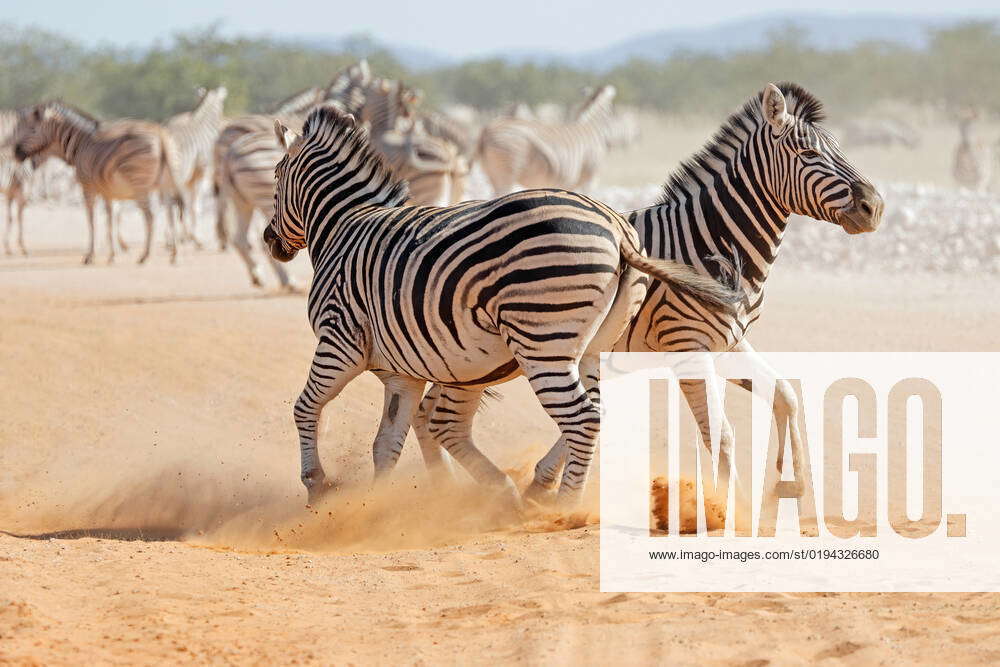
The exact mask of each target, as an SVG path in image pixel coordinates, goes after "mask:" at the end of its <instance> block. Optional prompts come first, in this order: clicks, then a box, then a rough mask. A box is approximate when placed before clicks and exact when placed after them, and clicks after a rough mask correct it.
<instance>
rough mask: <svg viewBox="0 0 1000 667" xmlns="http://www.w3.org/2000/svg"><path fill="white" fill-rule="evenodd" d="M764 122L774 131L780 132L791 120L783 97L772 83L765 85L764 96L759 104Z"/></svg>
mask: <svg viewBox="0 0 1000 667" xmlns="http://www.w3.org/2000/svg"><path fill="white" fill-rule="evenodd" d="M760 106H761V111H762V112H763V114H764V120H766V121H767V122H768V123H770V124H771V127H773V128H774V129H776V130H780V129H781V128H783V127H784V126H785V124H786V123H787V122H788V121H789V120H790V119H791V116H789V115H788V106H787V104H786V103H785V96H784V95H782V94H781V91H780V90H778V87H777V86H776V85H774V84H773V83H769V84H767V87H766V88H764V95H763V97H762V98H761V102H760Z"/></svg>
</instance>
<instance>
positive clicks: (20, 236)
mask: <svg viewBox="0 0 1000 667" xmlns="http://www.w3.org/2000/svg"><path fill="white" fill-rule="evenodd" d="M25 204H27V200H25V198H24V195H21V196H20V197H19V198H18V200H17V247H18V248H20V249H21V255H22V256H24V257H27V256H28V249H27V248H25V247H24V206H25Z"/></svg>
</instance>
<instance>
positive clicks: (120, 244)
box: [107, 201, 128, 252]
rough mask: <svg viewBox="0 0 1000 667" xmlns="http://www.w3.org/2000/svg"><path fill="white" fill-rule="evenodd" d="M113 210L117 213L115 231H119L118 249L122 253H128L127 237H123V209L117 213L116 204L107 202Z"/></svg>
mask: <svg viewBox="0 0 1000 667" xmlns="http://www.w3.org/2000/svg"><path fill="white" fill-rule="evenodd" d="M107 204H108V206H109V207H111V210H112V211H114V212H115V229H117V230H118V249H119V250H121V251H122V252H128V244H127V243H125V237H124V236H122V207H121V206H119V207H118V210H117V211H115V207H114V202H110V201H109V202H107Z"/></svg>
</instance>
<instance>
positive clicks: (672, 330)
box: [414, 83, 884, 500]
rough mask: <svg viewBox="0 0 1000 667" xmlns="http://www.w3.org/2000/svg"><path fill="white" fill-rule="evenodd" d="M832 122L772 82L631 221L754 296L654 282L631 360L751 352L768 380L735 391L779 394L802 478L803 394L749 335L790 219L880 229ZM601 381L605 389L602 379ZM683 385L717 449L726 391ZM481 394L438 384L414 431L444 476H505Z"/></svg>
mask: <svg viewBox="0 0 1000 667" xmlns="http://www.w3.org/2000/svg"><path fill="white" fill-rule="evenodd" d="M823 120H824V111H823V106H822V104H821V103H820V101H819V100H818V99H817V98H816V97H814V96H813V95H812V94H811V93H809V92H808V91H807V90H805V89H804V88H802V87H801V86H798V85H796V84H793V83H781V84H778V85H777V86H776V85H774V84H769V85H768V86H767V87H766V88H765V89H764V90H763V91H762V92H761V93H759V94H758V95H757V96H755V97H753V98H751V99H750V100H749V101H747V102H746V104H744V105H743V107H742V108H741V109H739V110H738V111H737V112H736V113H734V114H733V115H731V116H730V117H729V119H728V120H727V121H726V122H725V123H723V125H722V127H721V128H720V129H719V130H718V132H717V133H716V134H715V135H714V137H713V138H712V139H711V140H710V141H709V142H708V143H707V144H706V145H705V147H704V148H703V149H702V150H701V151H700V152H698V153H696V154H695V155H694V156H693V157H691V158H689V159H688V160H686V161H684V162H682V163H681V165H680V167H679V168H678V169H677V170H676V171H675V172H674V173H673V175H671V176H670V177H669V178H668V180H667V182H666V185H665V186H664V188H663V195H662V197H661V198H660V201H659V202H658V203H656V204H655V205H653V206H651V207H648V208H644V209H638V210H636V211H632V212H630V213H629V214H628V220H629V223H630V224H631V225H632V226H633V227H634V228H635V230H636V232H637V234H638V236H639V239H640V241H641V242H642V246H643V248H645V249H646V251H648V252H649V253H650V255H651V256H653V257H657V258H661V259H672V260H676V261H680V262H683V263H684V264H687V265H690V266H692V267H693V268H694V269H696V270H697V271H698V272H699V273H700V274H703V275H707V276H714V277H715V278H716V279H718V280H723V279H725V277H726V276H725V274H726V272H727V271H729V270H732V269H733V268H735V270H736V271H737V273H738V278H739V282H740V284H741V286H742V288H743V291H744V294H745V299H744V302H743V305H742V306H741V308H740V309H739V311H738V312H737V313H729V312H721V313H720V312H711V311H709V310H708V309H706V308H705V307H704V306H703V305H701V304H699V303H698V302H697V301H696V300H694V299H691V298H690V297H688V296H686V295H683V294H679V293H677V291H676V290H674V289H672V286H670V285H668V284H666V283H663V282H659V281H654V282H653V285H652V286H651V287H650V289H649V291H648V293H647V295H646V298H645V301H644V302H643V304H642V307H641V309H640V310H639V312H638V314H637V315H636V316H635V318H634V319H633V320H632V321H631V323H630V324H629V325H628V328H627V330H626V332H625V334H624V335H623V336H622V337H621V338H620V339H619V340H618V341H617V343H616V344H615V346H614V350H615V351H620V352H623V351H630V352H722V351H737V352H743V353H746V354H747V355H748V358H750V359H752V361H753V362H754V364H755V366H756V369H757V375H756V377H754V378H752V379H751V382H744V381H735V383H736V384H739V385H740V386H742V387H743V388H744V389H747V390H751V391H754V392H758V393H760V394H763V393H764V392H766V391H767V388H768V387H769V386H773V387H776V390H775V395H774V400H775V403H774V405H775V418H776V421H779V429H778V433H779V438H780V445H779V449H778V451H779V457H778V468H779V470H780V469H781V468H782V463H783V452H784V442H785V431H784V429H783V428H782V427H781V424H783V423H787V424H788V426H789V434H790V436H791V446H792V452H793V464H794V465H795V468H794V470H795V476H796V479H798V480H802V479H803V473H802V470H801V468H800V467H799V466H800V464H801V462H802V458H803V457H802V443H801V435H800V434H799V430H798V414H799V406H798V401H797V397H796V394H795V391H794V390H793V388H792V386H791V385H790V384H789V383H788V382H787V381H786V380H783V379H780V377H781V376H780V375H778V374H777V372H776V371H775V370H774V369H772V368H771V367H770V365H769V364H768V363H767V362H766V361H765V360H764V359H763V358H762V357H761V356H760V355H759V354H758V353H757V352H756V351H755V350H754V348H753V347H752V346H751V344H750V342H749V341H748V339H747V333H748V331H749V329H750V327H751V325H752V324H753V323H754V322H755V321H756V320H757V318H758V317H759V316H760V313H761V307H762V304H763V299H764V284H765V281H766V279H767V277H768V275H769V273H770V270H771V265H772V264H773V263H774V261H775V259H776V258H777V255H778V249H779V246H780V244H781V240H782V237H783V235H784V232H785V228H786V226H787V222H788V218H789V215H790V214H792V213H794V214H798V215H805V216H809V217H812V218H815V219H817V220H822V221H826V222H832V223H834V224H837V225H839V226H840V227H841V228H843V229H844V231H846V232H847V233H849V234H859V233H862V232H872V231H875V230H876V229H877V228H878V226H879V224H880V222H881V219H882V213H883V209H884V205H883V201H882V197H881V195H880V194H879V193H878V191H877V190H876V189H875V187H874V186H873V185H872V184H871V182H870V181H869V180H868V179H866V178H865V177H864V176H862V175H861V174H860V173H859V172H858V170H857V169H856V168H855V167H854V166H853V165H852V164H851V163H850V162H849V161H848V160H847V158H846V157H845V156H844V154H843V152H842V151H841V150H840V147H839V145H838V143H837V140H836V139H835V138H834V137H833V136H832V135H831V134H830V133H829V132H828V131H827V130H826V129H825V128H824V127H823V126H822V125H821V123H822V121H823ZM720 258H722V259H726V260H728V261H723V262H720V261H719V260H720ZM708 375H709V376H710V377H714V374H712V373H708ZM590 381H591V382H592V383H595V384H596V382H597V377H591V378H590ZM681 388H682V390H683V392H684V394H685V398H686V399H687V402H688V405H689V406H690V408H691V410H692V412H693V413H694V415H695V417H696V419H697V421H698V424H699V427H700V430H701V434H702V439H703V442H704V443H705V444H706V445H707V446H709V447H711V445H710V442H711V440H710V438H711V435H712V432H713V431H712V428H711V426H712V424H711V423H710V420H709V414H710V412H709V403H710V402H712V403H713V404H714V406H713V409H712V412H714V414H718V415H722V414H723V412H722V393H721V390H720V388H719V387H718V386H717V385H716V383H715V382H713V381H709V382H706V383H704V384H697V383H691V382H682V383H681ZM480 397H481V392H479V391H478V389H472V390H468V389H464V388H460V387H453V386H445V385H442V384H438V385H435V386H434V387H432V388H431V390H430V391H429V392H428V394H427V396H426V397H425V398H424V399H423V401H422V402H421V405H420V408H419V411H418V414H417V417H416V419H415V422H414V428H415V431H416V432H417V435H418V439H419V441H420V446H421V451H422V453H423V455H424V459H425V461H426V463H427V465H428V467H429V468H430V469H431V471H432V473H433V474H435V475H440V474H444V475H447V474H449V467H450V462H449V460H447V459H445V458H443V457H442V455H441V452H442V450H444V451H447V452H448V453H449V454H451V457H452V458H454V459H456V460H458V461H459V463H461V464H463V465H464V466H465V467H467V468H468V469H469V472H470V473H472V475H473V477H474V478H476V479H480V480H484V479H491V478H495V477H496V476H497V475H503V473H502V472H501V471H500V470H499V469H498V468H496V466H494V465H493V464H492V463H490V462H489V460H488V459H486V458H485V457H484V456H483V455H482V454H481V453H480V452H479V451H478V450H476V448H475V446H474V445H473V443H472V441H471V435H470V434H471V428H472V419H473V417H474V416H475V413H476V410H477V408H478V407H479V404H480ZM592 398H593V399H594V400H598V397H597V396H593V397H592ZM764 398H765V400H767V401H771V400H772V399H771V397H770V396H764ZM715 432H716V433H719V434H720V437H719V442H720V447H719V449H720V461H719V468H718V469H719V470H729V469H730V468H729V461H730V460H731V453H732V446H733V432H732V428H731V426H730V424H729V423H728V421H726V420H725V418H724V417H722V419H721V420H720V421H719V423H718V428H717V430H715ZM564 457H565V451H564V450H561V449H559V447H558V446H557V447H553V449H552V450H550V451H549V453H548V454H546V455H545V457H543V458H542V459H541V460H540V461H539V462H538V464H537V465H536V467H535V475H534V479H533V481H532V483H531V485H530V486H529V487H528V489H527V491H526V496H527V497H529V498H533V499H536V500H541V499H544V498H545V497H546V496H547V494H548V493H549V489H550V487H551V486H552V484H553V482H554V480H555V478H556V475H557V473H558V470H559V468H560V467H561V465H562V461H563V460H564Z"/></svg>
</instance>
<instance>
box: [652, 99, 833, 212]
mask: <svg viewBox="0 0 1000 667" xmlns="http://www.w3.org/2000/svg"><path fill="white" fill-rule="evenodd" d="M775 85H776V86H777V87H778V90H780V91H781V94H782V95H784V97H785V104H786V105H787V107H788V113H789V114H791V115H792V116H795V117H796V118H798V119H799V120H801V121H803V122H806V123H822V122H823V121H824V120H826V112H825V111H824V110H823V103H822V102H820V101H819V99H817V98H816V96H815V95H813V94H812V93H810V92H809V91H808V90H806V89H805V88H803V87H802V86H800V85H798V84H796V83H791V82H788V81H782V82H781V83H778V84H775ZM763 100H764V91H763V90H761V92H759V93H757V94H756V95H754V96H753V97H751V98H750V99H749V100H747V102H746V103H745V104H744V105H743V106H742V107H741V108H740V109H739V110H738V111H736V112H735V113H733V114H732V115H731V116H729V118H728V119H726V121H725V122H724V123H723V124H722V126H721V127H720V128H719V129H718V130H717V131H716V132H715V134H714V135H712V138H711V139H709V140H708V142H707V143H706V144H705V145H704V146H703V147H702V148H701V150H699V151H698V152H697V153H695V154H694V155H692V156H691V157H689V158H688V159H686V160H683V161H681V163H680V165H679V166H678V167H677V169H675V170H674V171H673V173H671V175H670V176H669V177H668V178H667V181H666V183H664V184H663V193H662V195H661V196H660V199H659V200H658V201H657V202H656V204H657V205H660V204H666V203H667V202H669V201H670V199H671V194H672V192H673V191H674V190H676V189H678V188H680V187H682V186H683V185H684V184H685V183H687V182H689V181H690V180H692V179H696V178H697V175H698V174H700V173H704V172H711V171H712V166H711V165H712V163H713V162H716V161H717V160H718V156H719V155H722V154H727V153H731V152H732V151H733V148H734V147H735V146H738V145H739V144H741V143H742V142H743V141H744V139H745V138H746V135H747V133H748V132H750V131H752V130H754V129H756V128H758V127H760V126H761V125H763V124H764V123H766V122H767V121H765V120H764V117H763V116H762V115H761V104H762V102H763Z"/></svg>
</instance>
